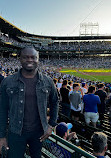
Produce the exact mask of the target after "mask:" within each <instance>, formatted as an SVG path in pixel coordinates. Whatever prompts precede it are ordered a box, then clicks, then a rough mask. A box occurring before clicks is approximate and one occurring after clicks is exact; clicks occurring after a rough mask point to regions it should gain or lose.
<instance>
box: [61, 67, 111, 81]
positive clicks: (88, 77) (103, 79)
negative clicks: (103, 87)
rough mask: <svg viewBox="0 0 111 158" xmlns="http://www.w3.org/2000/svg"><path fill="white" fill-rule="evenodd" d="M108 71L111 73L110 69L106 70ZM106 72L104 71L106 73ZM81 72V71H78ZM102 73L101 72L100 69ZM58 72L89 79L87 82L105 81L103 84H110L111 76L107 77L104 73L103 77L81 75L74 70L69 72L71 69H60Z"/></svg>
mask: <svg viewBox="0 0 111 158" xmlns="http://www.w3.org/2000/svg"><path fill="white" fill-rule="evenodd" d="M107 70H108V71H111V69H107ZM107 70H106V71H107ZM80 71H81V70H80ZM100 71H101V72H102V70H101V69H100ZM60 72H62V73H65V74H70V75H74V76H77V77H81V78H84V79H89V80H94V81H105V82H111V76H109V75H107V72H104V75H103V76H100V75H89V74H81V72H79V71H78V72H77V71H76V70H71V69H62V70H61V71H60Z"/></svg>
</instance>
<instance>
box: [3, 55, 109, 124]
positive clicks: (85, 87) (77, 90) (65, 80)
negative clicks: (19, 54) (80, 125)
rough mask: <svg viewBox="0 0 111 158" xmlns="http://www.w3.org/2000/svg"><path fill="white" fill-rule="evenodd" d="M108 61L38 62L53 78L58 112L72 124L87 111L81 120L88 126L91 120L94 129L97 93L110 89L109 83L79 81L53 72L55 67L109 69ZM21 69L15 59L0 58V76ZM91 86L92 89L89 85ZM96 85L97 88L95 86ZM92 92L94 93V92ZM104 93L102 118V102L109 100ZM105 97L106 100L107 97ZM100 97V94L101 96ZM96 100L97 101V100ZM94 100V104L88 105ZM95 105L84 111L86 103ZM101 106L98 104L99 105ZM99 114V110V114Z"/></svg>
mask: <svg viewBox="0 0 111 158" xmlns="http://www.w3.org/2000/svg"><path fill="white" fill-rule="evenodd" d="M110 61H111V59H110V58H104V59H103V58H83V59H77V58H74V59H69V60H66V59H61V60H58V59H56V60H55V59H53V60H47V59H40V63H39V64H40V67H41V71H42V72H43V73H44V74H46V75H48V76H50V77H51V78H52V79H54V83H55V86H56V87H57V90H58V95H59V97H60V106H61V107H62V113H63V114H64V115H66V116H67V117H70V114H71V116H72V119H74V120H75V121H78V120H79V115H80V113H83V109H84V111H85V112H86V113H87V112H90V114H89V115H87V116H86V114H85V121H86V124H90V121H92V125H93V126H94V127H96V123H97V121H98V119H99V115H98V112H99V111H98V110H97V107H98V104H99V105H101V102H102V103H103V101H102V99H103V97H102V98H101V93H102V92H101V91H104V88H105V87H107V88H108V89H109V90H110V89H111V83H99V82H98V81H90V80H88V79H82V78H80V77H75V76H73V75H70V74H62V73H60V72H59V71H57V69H58V68H62V67H63V68H64V67H72V68H85V66H86V65H88V66H87V68H97V67H101V68H104V67H105V68H106V66H107V68H109V67H110ZM20 67H21V65H20V62H19V60H18V59H16V58H1V59H0V70H1V72H0V73H1V74H2V75H3V76H4V77H7V76H8V75H11V74H13V73H15V72H16V71H18V69H19V68H20ZM101 84H102V88H103V89H101V86H100V85H101ZM92 85H93V86H94V87H93V86H92ZM98 85H99V87H98ZM95 87H96V88H97V89H98V91H99V93H100V96H99V94H97V95H98V97H96V95H95V91H96V88H95ZM98 91H96V93H98ZM107 92H108V91H106V92H103V93H104V111H102V115H104V113H105V99H107V100H108V99H111V98H110V95H109V94H108V93H107ZM108 95H109V98H108ZM102 96H103V95H102ZM99 97H100V98H99ZM92 100H93V101H94V100H95V101H94V103H93V102H92ZM89 101H90V103H93V104H95V108H94V109H93V110H92V109H90V110H89V109H88V108H87V107H85V108H84V105H89V104H90V103H89ZM101 106H102V105H101ZM92 113H94V114H97V116H95V115H94V116H93V115H92ZM100 115H101V111H100Z"/></svg>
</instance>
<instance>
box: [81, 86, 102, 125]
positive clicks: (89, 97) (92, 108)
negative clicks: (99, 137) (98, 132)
mask: <svg viewBox="0 0 111 158" xmlns="http://www.w3.org/2000/svg"><path fill="white" fill-rule="evenodd" d="M95 91H96V87H95V86H89V88H88V94H85V95H84V96H83V102H84V106H85V108H84V111H85V113H84V116H85V122H86V124H87V125H89V123H90V121H91V122H92V124H93V126H94V127H96V122H97V121H98V118H99V114H98V108H97V104H100V103H101V101H100V98H99V96H97V95H95V94H94V93H95Z"/></svg>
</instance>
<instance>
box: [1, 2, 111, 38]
mask: <svg viewBox="0 0 111 158" xmlns="http://www.w3.org/2000/svg"><path fill="white" fill-rule="evenodd" d="M0 16H2V17H3V18H4V19H6V20H7V21H9V22H10V23H12V24H14V25H15V26H17V27H18V28H20V29H21V30H23V31H25V32H28V33H32V34H36V35H46V36H78V35H79V34H80V33H82V32H85V29H83V27H80V24H81V23H87V24H88V23H93V24H94V23H98V28H97V27H96V28H94V27H93V28H92V29H91V28H87V31H88V32H89V33H91V30H92V33H97V32H98V33H99V34H102V35H111V17H110V16H111V0H0ZM97 29H98V31H97Z"/></svg>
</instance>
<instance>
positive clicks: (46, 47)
mask: <svg viewBox="0 0 111 158" xmlns="http://www.w3.org/2000/svg"><path fill="white" fill-rule="evenodd" d="M0 39H1V40H2V42H3V43H4V42H10V43H11V44H13V45H16V46H19V47H25V46H29V45H34V46H35V47H36V48H37V49H38V50H39V51H86V52H88V51H110V50H111V42H110V41H105V40H104V41H103V40H102V41H95V40H93V41H73V42H68V41H67V42H54V41H52V42H51V43H49V44H48V43H47V44H46V43H44V40H43V41H42V39H40V41H36V38H35V40H29V39H28V38H26V39H25V40H22V41H20V40H19V39H22V37H18V40H15V39H14V38H11V37H9V36H8V34H3V33H0Z"/></svg>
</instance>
